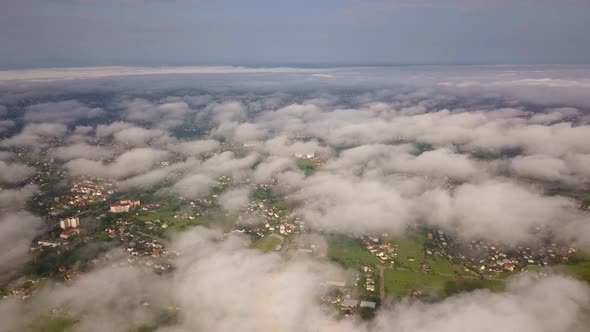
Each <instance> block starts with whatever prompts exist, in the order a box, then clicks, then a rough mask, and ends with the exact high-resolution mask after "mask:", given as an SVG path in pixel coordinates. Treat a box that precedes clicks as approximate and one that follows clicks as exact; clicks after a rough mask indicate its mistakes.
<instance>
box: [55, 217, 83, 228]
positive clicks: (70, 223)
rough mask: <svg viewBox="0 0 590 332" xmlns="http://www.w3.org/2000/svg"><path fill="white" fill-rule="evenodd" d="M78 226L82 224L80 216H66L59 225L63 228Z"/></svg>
mask: <svg viewBox="0 0 590 332" xmlns="http://www.w3.org/2000/svg"><path fill="white" fill-rule="evenodd" d="M78 226H80V218H78V217H70V218H65V219H62V220H60V221H59V227H60V228H61V229H68V228H70V227H78Z"/></svg>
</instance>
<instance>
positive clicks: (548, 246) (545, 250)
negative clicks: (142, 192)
mask: <svg viewBox="0 0 590 332" xmlns="http://www.w3.org/2000/svg"><path fill="white" fill-rule="evenodd" d="M428 239H429V240H431V241H432V243H433V244H435V245H436V247H435V248H432V249H428V250H427V251H426V253H427V254H433V255H440V256H447V258H449V259H451V260H459V261H461V262H462V263H463V265H464V269H465V271H472V272H475V273H478V274H481V275H483V276H493V275H497V274H500V273H504V272H514V271H521V270H523V269H526V268H527V267H528V266H532V265H534V266H547V265H550V264H558V263H563V262H567V261H568V260H569V259H570V257H571V255H572V254H573V253H575V252H576V249H574V248H571V247H567V246H560V245H558V244H556V243H552V242H550V241H547V242H543V243H541V244H539V245H538V246H537V247H535V248H531V247H523V246H513V247H503V246H501V245H499V244H496V243H493V242H491V241H483V240H474V241H471V242H455V241H453V239H451V238H450V237H449V236H448V235H446V234H445V233H444V232H442V231H440V230H439V231H437V232H435V234H433V233H428Z"/></svg>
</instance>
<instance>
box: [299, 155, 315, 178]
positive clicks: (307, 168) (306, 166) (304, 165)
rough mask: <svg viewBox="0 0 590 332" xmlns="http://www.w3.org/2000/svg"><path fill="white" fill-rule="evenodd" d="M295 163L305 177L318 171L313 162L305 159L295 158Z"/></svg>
mask: <svg viewBox="0 0 590 332" xmlns="http://www.w3.org/2000/svg"><path fill="white" fill-rule="evenodd" d="M295 163H296V164H297V166H298V167H299V168H300V169H301V170H302V171H303V172H304V173H305V175H311V174H313V173H314V172H315V171H316V170H317V169H318V165H317V164H316V163H315V162H313V161H312V160H309V159H306V158H297V160H296V161H295Z"/></svg>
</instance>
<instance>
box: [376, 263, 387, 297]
mask: <svg viewBox="0 0 590 332" xmlns="http://www.w3.org/2000/svg"><path fill="white" fill-rule="evenodd" d="M377 268H378V269H379V297H380V298H381V303H384V301H385V267H384V266H381V265H379V266H377Z"/></svg>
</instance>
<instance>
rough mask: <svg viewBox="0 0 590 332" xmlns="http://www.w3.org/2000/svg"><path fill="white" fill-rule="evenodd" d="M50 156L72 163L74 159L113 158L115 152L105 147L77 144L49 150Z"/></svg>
mask: <svg viewBox="0 0 590 332" xmlns="http://www.w3.org/2000/svg"><path fill="white" fill-rule="evenodd" d="M48 154H49V155H51V156H52V157H53V158H56V159H59V160H63V161H70V160H73V159H90V160H102V159H104V158H107V157H109V156H111V155H112V154H113V152H112V151H111V150H110V149H109V148H106V147H103V146H96V145H88V144H86V143H76V144H72V145H67V146H60V147H57V148H53V149H51V150H49V152H48Z"/></svg>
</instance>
